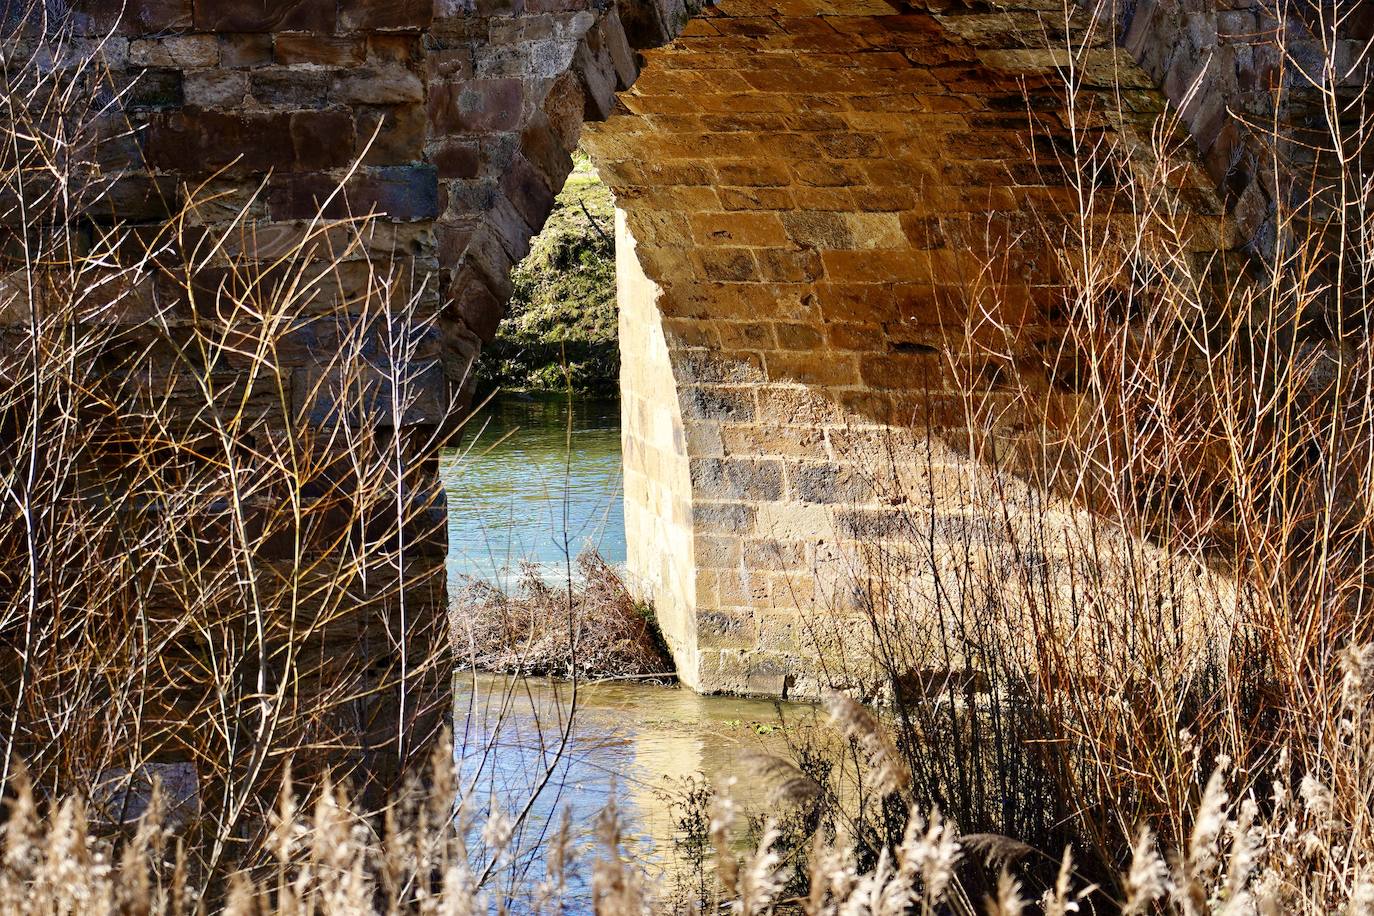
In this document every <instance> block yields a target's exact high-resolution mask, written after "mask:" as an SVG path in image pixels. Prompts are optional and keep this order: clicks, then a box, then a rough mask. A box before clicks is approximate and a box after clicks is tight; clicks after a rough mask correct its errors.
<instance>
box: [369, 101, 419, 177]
mask: <svg viewBox="0 0 1374 916" xmlns="http://www.w3.org/2000/svg"><path fill="white" fill-rule="evenodd" d="M354 113H355V116H356V117H357V146H356V148H355V155H358V156H361V157H362V161H363V164H364V165H393V164H395V163H399V162H416V161H419V160H420V159H421V158H423V156H424V144H425V137H426V135H427V134H428V133H429V124H428V122H427V121H426V120H425V106H424V105H422V104H419V103H415V104H410V105H376V106H359V107H357V108H355V109H354ZM364 148H366V152H365V153H364Z"/></svg>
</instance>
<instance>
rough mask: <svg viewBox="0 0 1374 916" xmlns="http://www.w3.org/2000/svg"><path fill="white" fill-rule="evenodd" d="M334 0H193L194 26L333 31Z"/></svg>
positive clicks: (227, 29) (219, 29)
mask: <svg viewBox="0 0 1374 916" xmlns="http://www.w3.org/2000/svg"><path fill="white" fill-rule="evenodd" d="M335 12H336V10H335V0H273V2H271V3H264V2H263V0H195V27H196V28H197V29H200V30H203V31H206V32H315V33H318V34H324V35H329V34H332V33H333V32H334V26H335V20H336V17H335Z"/></svg>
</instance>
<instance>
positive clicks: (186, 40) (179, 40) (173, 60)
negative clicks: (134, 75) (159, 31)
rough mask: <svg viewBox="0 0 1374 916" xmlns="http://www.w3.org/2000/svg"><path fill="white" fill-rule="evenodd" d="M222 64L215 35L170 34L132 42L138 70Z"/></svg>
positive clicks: (132, 62)
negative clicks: (139, 68)
mask: <svg viewBox="0 0 1374 916" xmlns="http://www.w3.org/2000/svg"><path fill="white" fill-rule="evenodd" d="M218 63H219V39H217V38H216V37H215V36H214V35H168V36H165V37H161V38H136V39H134V40H133V41H131V42H129V64H130V65H131V66H134V67H176V68H180V69H190V68H193V67H213V66H216V65H217V64H218Z"/></svg>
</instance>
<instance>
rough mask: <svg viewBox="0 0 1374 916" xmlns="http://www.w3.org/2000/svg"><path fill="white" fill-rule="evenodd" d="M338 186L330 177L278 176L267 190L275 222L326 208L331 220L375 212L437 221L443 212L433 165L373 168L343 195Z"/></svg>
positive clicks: (354, 180)
mask: <svg viewBox="0 0 1374 916" xmlns="http://www.w3.org/2000/svg"><path fill="white" fill-rule="evenodd" d="M337 189H338V179H337V178H334V177H332V176H330V175H321V174H296V175H286V176H281V177H274V178H273V179H272V183H271V186H270V187H269V190H268V207H269V208H270V210H271V213H272V218H273V219H276V220H291V219H309V218H312V217H314V216H315V215H316V214H317V213H321V209H320V208H321V207H322V206H323V207H324V209H323V216H324V217H325V218H327V219H344V218H346V217H350V216H361V215H363V214H366V213H377V214H379V215H383V216H385V217H386V218H387V219H389V220H400V221H409V220H420V219H433V218H435V217H436V216H438V214H439V206H438V179H437V178H436V176H435V171H434V167H433V166H428V165H402V166H386V167H381V168H373V169H369V170H367V171H366V172H363V173H361V174H358V175H355V176H354V177H353V178H352V179H351V180H350V181H349V182H348V183H347V184H346V185H345V186H344V188H343V190H342V193H339V194H334V192H335V190H337ZM331 198H332V199H331ZM326 201H328V204H327V205H326Z"/></svg>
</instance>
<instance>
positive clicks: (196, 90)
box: [183, 69, 248, 108]
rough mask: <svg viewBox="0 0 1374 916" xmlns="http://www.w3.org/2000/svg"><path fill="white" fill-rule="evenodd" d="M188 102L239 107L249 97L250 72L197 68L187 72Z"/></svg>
mask: <svg viewBox="0 0 1374 916" xmlns="http://www.w3.org/2000/svg"><path fill="white" fill-rule="evenodd" d="M183 91H184V93H185V96H186V104H188V105H195V106H197V107H200V108H239V107H242V105H243V103H244V102H245V101H246V100H247V97H248V74H247V73H245V72H243V71H241V70H218V69H216V70H197V71H192V72H190V73H187V74H186V77H185V82H184V84H183Z"/></svg>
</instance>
